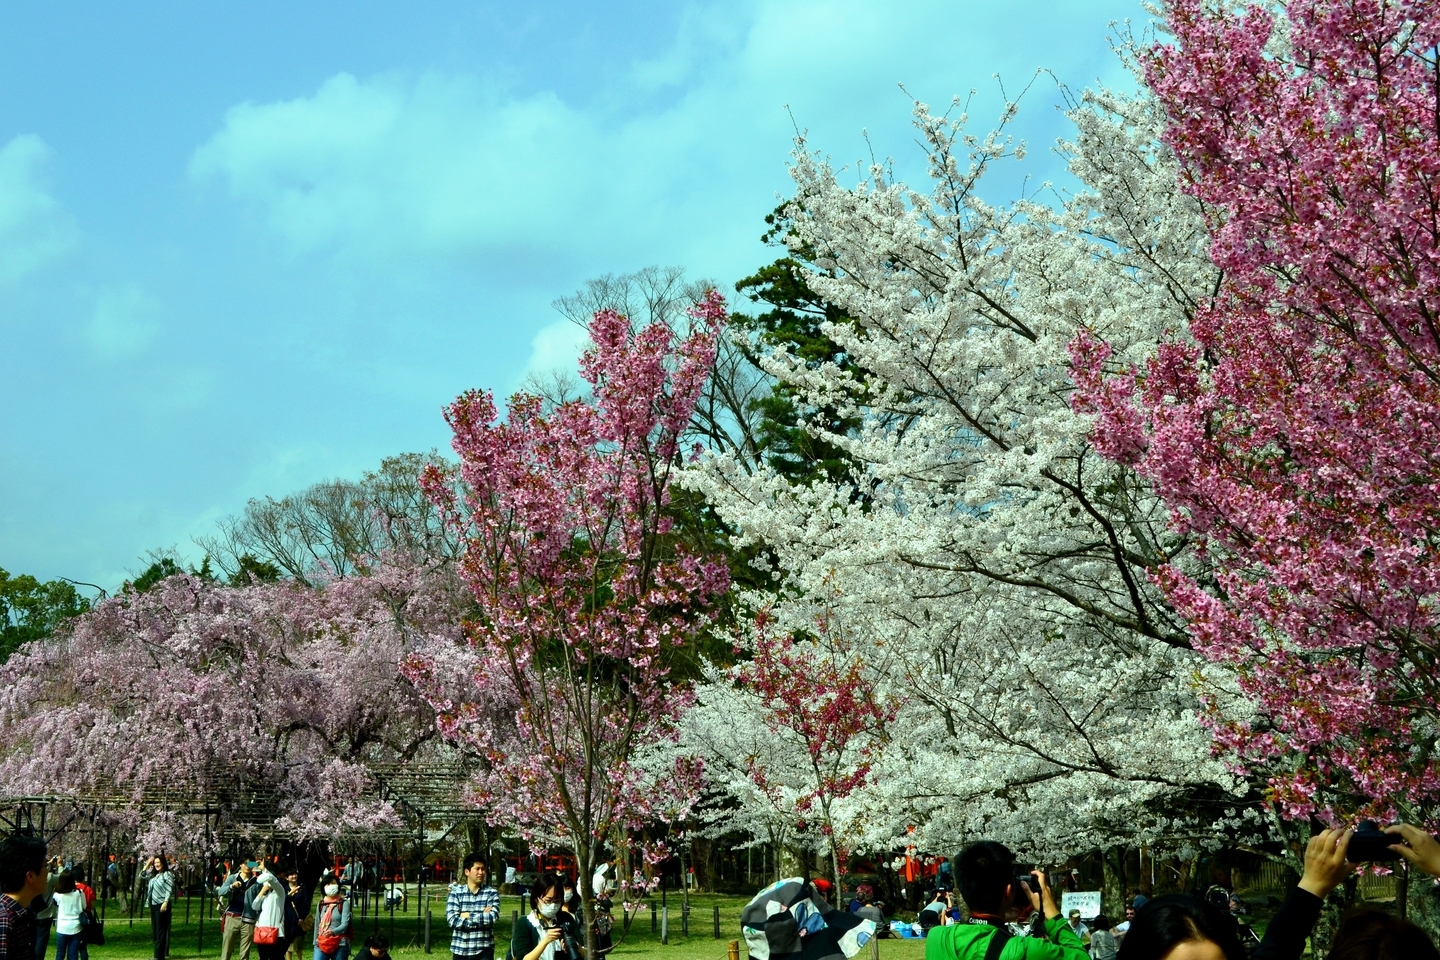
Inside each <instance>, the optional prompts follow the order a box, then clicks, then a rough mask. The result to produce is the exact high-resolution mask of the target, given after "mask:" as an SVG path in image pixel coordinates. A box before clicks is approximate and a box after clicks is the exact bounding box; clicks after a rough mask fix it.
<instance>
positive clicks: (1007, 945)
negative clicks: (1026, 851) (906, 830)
mask: <svg viewBox="0 0 1440 960" xmlns="http://www.w3.org/2000/svg"><path fill="white" fill-rule="evenodd" d="M954 864H955V868H954V869H955V877H956V882H957V886H958V888H959V890H960V896H961V897H962V898H963V899H964V900H965V904H966V906H968V907H969V908H970V922H969V923H956V924H950V925H945V926H940V927H935V928H934V929H932V930H931V931H930V933H929V935H928V936H927V937H926V938H925V960H1090V956H1089V954H1087V953H1086V952H1085V947H1084V946H1083V945H1082V944H1081V943H1080V938H1079V937H1077V936H1076V935H1075V933H1074V931H1072V930H1071V929H1070V925H1069V924H1067V923H1066V922H1065V918H1064V917H1062V916H1060V907H1059V906H1058V905H1057V904H1056V902H1055V893H1054V891H1052V890H1051V889H1050V884H1049V882H1048V881H1047V880H1046V878H1045V874H1044V872H1043V871H1040V870H1035V871H1032V872H1031V874H1030V877H1031V878H1032V879H1023V880H1022V878H1021V877H1019V876H1018V868H1017V867H1016V864H1015V855H1014V854H1013V853H1011V852H1010V850H1009V848H1008V847H1006V846H1005V845H1004V844H1001V843H996V842H995V841H993V840H981V841H980V842H978V843H973V844H971V845H970V846H968V847H966V848H965V849H964V850H962V851H960V854H959V856H957V857H956V858H955V860H954ZM1037 888H1038V891H1037ZM1035 913H1043V914H1044V918H1045V919H1044V922H1043V925H1041V926H1039V927H1038V929H1037V933H1040V934H1043V935H1038V936H1028V937H1022V936H1015V935H1014V934H1013V933H1012V932H1011V930H1010V927H1009V926H1008V925H1009V924H1011V923H1016V922H1020V921H1024V920H1026V919H1027V918H1029V917H1030V916H1031V915H1032V914H1035Z"/></svg>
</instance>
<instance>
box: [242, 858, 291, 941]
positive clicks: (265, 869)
mask: <svg viewBox="0 0 1440 960" xmlns="http://www.w3.org/2000/svg"><path fill="white" fill-rule="evenodd" d="M283 872H284V871H283V870H277V869H272V868H271V867H270V866H269V865H268V864H265V863H263V862H262V863H261V865H260V875H259V876H258V877H256V878H255V886H254V887H252V888H251V893H250V899H251V903H253V904H254V906H255V912H256V917H255V949H256V951H258V952H259V954H260V960H285V889H286V888H285V883H284V882H283V881H282V880H281V879H280V878H279V877H278V876H276V874H277V873H283ZM272 928H273V930H274V932H273V933H271V929H272ZM267 941H268V942H267Z"/></svg>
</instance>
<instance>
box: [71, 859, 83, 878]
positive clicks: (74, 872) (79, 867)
mask: <svg viewBox="0 0 1440 960" xmlns="http://www.w3.org/2000/svg"><path fill="white" fill-rule="evenodd" d="M70 875H71V876H73V877H74V878H75V882H76V883H84V882H85V866H84V865H83V864H79V863H77V864H75V866H73V867H71V868H70Z"/></svg>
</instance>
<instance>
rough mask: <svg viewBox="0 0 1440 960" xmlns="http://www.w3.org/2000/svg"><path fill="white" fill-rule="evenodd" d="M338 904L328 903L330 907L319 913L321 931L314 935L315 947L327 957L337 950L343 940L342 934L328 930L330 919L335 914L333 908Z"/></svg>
mask: <svg viewBox="0 0 1440 960" xmlns="http://www.w3.org/2000/svg"><path fill="white" fill-rule="evenodd" d="M339 906H340V904H338V903H332V904H329V907H330V909H328V910H326V911H325V912H324V913H322V914H321V915H320V931H321V932H320V933H319V934H317V935H316V937H315V949H316V950H319V951H320V952H321V953H323V954H325V955H326V956H327V957H333V956H334V955H335V951H336V950H339V949H340V945H341V944H343V943H344V942H345V937H344V936H342V935H341V934H338V933H331V932H330V920H331V918H332V917H334V916H335V910H336V908H337V907H339Z"/></svg>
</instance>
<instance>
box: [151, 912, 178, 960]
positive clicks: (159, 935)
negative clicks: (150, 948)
mask: <svg viewBox="0 0 1440 960" xmlns="http://www.w3.org/2000/svg"><path fill="white" fill-rule="evenodd" d="M173 919H175V914H174V913H172V912H171V911H169V910H161V909H160V905H159V904H155V903H152V904H150V936H151V938H152V939H153V940H154V941H155V960H165V958H166V957H167V956H169V955H170V921H171V920H173Z"/></svg>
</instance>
